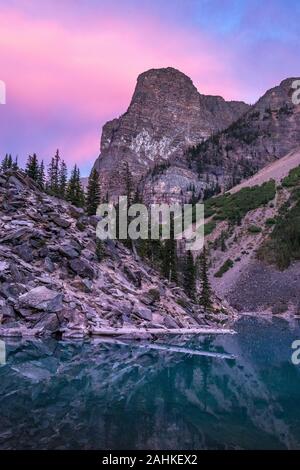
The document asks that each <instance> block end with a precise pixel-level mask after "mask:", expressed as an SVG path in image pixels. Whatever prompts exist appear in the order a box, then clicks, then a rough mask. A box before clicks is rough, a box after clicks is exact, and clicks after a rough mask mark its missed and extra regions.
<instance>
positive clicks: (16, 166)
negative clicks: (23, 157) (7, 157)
mask: <svg viewBox="0 0 300 470" xmlns="http://www.w3.org/2000/svg"><path fill="white" fill-rule="evenodd" d="M11 167H12V169H13V170H18V169H19V164H18V156H16V158H15V161H14V162H13V163H12V165H11Z"/></svg>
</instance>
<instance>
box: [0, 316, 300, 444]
mask: <svg viewBox="0 0 300 470" xmlns="http://www.w3.org/2000/svg"><path fill="white" fill-rule="evenodd" d="M235 328H236V330H237V332H238V334H236V335H232V336H231V335H224V336H214V337H204V336H201V337H199V336H198V337H193V338H189V339H185V340H183V339H182V338H180V337H173V338H172V339H171V338H170V337H167V338H166V337H165V338H161V339H160V340H159V341H158V342H156V345H158V346H159V347H160V348H162V349H157V350H156V349H149V347H148V345H147V344H146V343H138V342H131V343H130V342H128V343H126V342H124V341H123V342H122V343H123V344H114V343H106V342H103V341H102V340H100V339H99V340H98V339H94V340H89V341H84V342H81V341H79V342H62V341H55V340H47V341H42V340H34V341H30V340H28V341H19V340H7V341H5V348H4V345H3V343H2V350H3V348H4V349H5V354H4V353H3V352H2V354H1V356H0V394H1V402H0V449H178V450H179V449H286V448H290V449H300V407H299V399H300V365H299V366H296V365H293V364H292V362H291V354H292V349H291V344H292V342H293V341H294V340H296V339H300V324H299V322H297V321H296V320H294V321H293V322H287V321H285V320H283V319H279V318H274V319H272V320H261V319H260V320H259V319H255V318H251V317H247V318H246V317H245V318H243V319H241V320H239V322H238V323H237V324H236V326H235ZM124 343H125V344H124ZM165 348H166V349H165ZM168 348H171V350H168ZM172 348H173V350H172ZM182 348H185V349H188V350H189V352H188V353H186V352H185V350H183V351H182ZM197 351H206V352H211V353H217V354H218V355H217V357H206V356H199V355H197V354H192V353H193V352H195V353H197ZM232 356H234V357H232ZM4 361H6V363H5V364H4ZM1 363H2V364H1Z"/></svg>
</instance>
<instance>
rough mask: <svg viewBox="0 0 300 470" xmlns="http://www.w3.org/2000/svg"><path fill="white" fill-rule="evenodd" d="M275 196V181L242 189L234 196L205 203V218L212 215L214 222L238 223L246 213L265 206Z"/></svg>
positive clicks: (228, 195) (225, 196) (221, 197)
mask: <svg viewBox="0 0 300 470" xmlns="http://www.w3.org/2000/svg"><path fill="white" fill-rule="evenodd" d="M275 194H276V187H275V181H274V180H270V181H268V182H266V183H264V184H263V185H261V186H253V187H251V188H243V189H241V190H240V191H239V192H237V193H235V194H228V193H227V194H224V195H222V196H217V197H214V198H211V199H209V200H208V201H206V203H205V217H210V216H211V215H213V214H214V220H228V221H230V222H232V223H240V221H241V219H242V218H243V217H244V216H245V215H246V214H247V212H249V211H251V210H253V209H257V208H258V207H261V206H264V205H266V204H267V203H269V202H270V201H272V200H273V199H274V197H275Z"/></svg>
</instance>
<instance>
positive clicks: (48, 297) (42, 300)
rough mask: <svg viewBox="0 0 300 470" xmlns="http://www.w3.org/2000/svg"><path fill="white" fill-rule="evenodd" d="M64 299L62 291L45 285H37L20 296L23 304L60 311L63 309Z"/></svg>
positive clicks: (49, 310) (20, 301) (38, 308)
mask: <svg viewBox="0 0 300 470" xmlns="http://www.w3.org/2000/svg"><path fill="white" fill-rule="evenodd" d="M62 300H63V295H62V294H61V293H60V292H57V291H53V290H50V289H48V288H47V287H44V286H40V287H35V288H34V289H31V290H30V291H29V292H27V293H26V294H23V295H21V296H20V297H19V303H20V305H21V306H24V307H31V308H34V309H37V310H45V311H47V312H59V311H60V310H61V309H62Z"/></svg>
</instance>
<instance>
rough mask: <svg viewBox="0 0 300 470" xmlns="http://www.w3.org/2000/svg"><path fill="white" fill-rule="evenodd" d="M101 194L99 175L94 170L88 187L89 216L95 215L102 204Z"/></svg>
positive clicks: (87, 206) (87, 207)
mask: <svg viewBox="0 0 300 470" xmlns="http://www.w3.org/2000/svg"><path fill="white" fill-rule="evenodd" d="M100 200H101V193H100V182H99V173H98V171H97V170H96V169H95V168H94V169H93V170H92V171H91V174H90V176H89V181H88V187H87V195H86V210H87V213H88V215H95V214H96V211H97V207H98V205H99V204H100Z"/></svg>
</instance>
